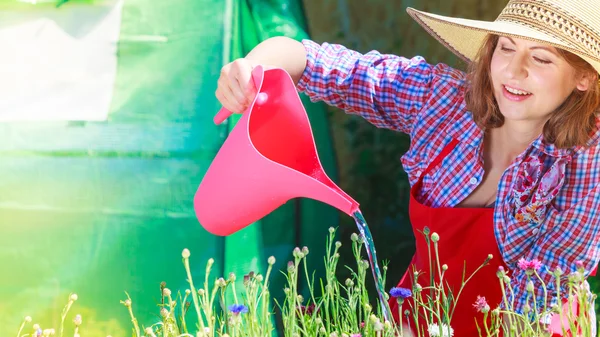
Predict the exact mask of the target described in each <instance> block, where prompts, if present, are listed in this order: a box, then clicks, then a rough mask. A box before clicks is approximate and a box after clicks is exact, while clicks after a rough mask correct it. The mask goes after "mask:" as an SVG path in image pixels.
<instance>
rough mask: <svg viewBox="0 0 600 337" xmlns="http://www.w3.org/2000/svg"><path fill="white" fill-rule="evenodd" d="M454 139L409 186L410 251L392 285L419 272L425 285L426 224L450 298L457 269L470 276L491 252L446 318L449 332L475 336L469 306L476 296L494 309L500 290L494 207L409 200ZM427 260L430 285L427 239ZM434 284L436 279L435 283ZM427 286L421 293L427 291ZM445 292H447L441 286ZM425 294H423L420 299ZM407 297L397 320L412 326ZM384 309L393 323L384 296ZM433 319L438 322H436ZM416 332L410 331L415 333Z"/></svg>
mask: <svg viewBox="0 0 600 337" xmlns="http://www.w3.org/2000/svg"><path fill="white" fill-rule="evenodd" d="M456 144H457V141H456V140H453V141H452V142H451V143H450V144H448V145H447V146H446V147H445V148H444V149H443V150H442V152H441V153H440V154H439V155H438V156H437V157H436V158H435V159H434V160H433V162H431V164H430V165H429V166H428V167H427V169H426V170H425V171H424V172H423V173H422V174H421V176H420V177H419V180H418V181H417V183H416V184H415V185H414V186H413V187H412V188H411V192H410V204H409V214H410V221H411V224H412V227H413V232H414V235H415V237H416V253H415V255H414V256H413V259H412V261H411V264H410V266H409V267H408V270H407V272H406V273H405V275H404V277H402V280H400V283H398V287H403V288H408V289H413V287H412V286H413V280H414V276H413V271H414V269H416V270H417V271H420V272H422V274H421V275H420V276H419V281H418V282H419V284H420V285H421V286H423V287H427V286H429V284H430V278H429V268H430V267H429V255H428V249H427V243H426V241H425V237H424V236H423V234H422V231H423V230H424V229H425V228H426V227H427V228H429V230H430V233H433V232H436V233H438V234H439V236H440V241H439V242H438V248H439V258H440V264H442V265H443V264H446V265H448V270H446V272H445V273H444V283H446V282H447V283H448V284H449V285H450V287H451V288H452V294H453V295H454V296H455V297H456V296H457V295H458V291H459V289H460V285H461V282H462V278H463V268H465V262H466V272H465V279H466V278H468V277H469V275H471V274H472V273H473V272H474V271H475V269H477V268H478V267H479V266H480V265H481V264H482V263H483V262H484V261H485V260H486V258H487V257H488V255H489V254H492V255H493V258H492V259H491V260H490V262H489V263H488V264H487V265H486V266H485V267H483V268H482V269H480V270H479V271H478V272H477V273H476V274H475V276H473V278H471V280H470V281H469V282H468V283H467V284H466V286H465V287H464V289H463V291H462V293H461V294H460V298H459V299H458V301H457V302H456V307H455V311H454V312H455V313H454V315H453V318H452V322H451V326H452V328H453V329H454V336H460V337H471V336H472V337H477V336H479V334H478V332H477V327H476V325H475V323H474V319H475V318H478V321H479V322H478V324H479V326H480V327H483V325H482V324H481V320H482V318H483V314H481V313H477V312H476V310H475V309H474V307H473V304H474V303H475V301H476V299H477V296H482V297H485V298H486V300H487V302H488V304H489V305H490V307H491V308H492V309H494V308H496V307H497V306H498V304H499V303H500V302H501V300H502V291H501V288H500V283H499V280H498V278H497V276H496V272H497V270H498V267H499V266H504V268H505V269H506V270H508V268H507V267H506V266H505V265H504V263H503V261H502V257H501V256H500V252H499V250H498V244H497V242H496V237H495V236H494V209H493V208H491V207H490V208H452V207H440V208H432V207H428V206H425V205H423V204H421V203H420V202H419V201H417V200H416V199H415V195H417V191H419V189H420V188H421V185H422V183H423V176H424V175H425V174H427V173H428V172H429V171H430V170H431V169H432V168H434V167H435V166H437V165H438V164H439V163H440V162H441V161H442V160H443V159H444V158H445V157H446V156H447V155H448V154H449V153H450V152H451V151H452V150H453V149H454V147H455V146H456ZM431 254H432V263H433V266H434V268H433V269H434V275H435V280H436V283H437V282H439V278H438V277H437V275H438V272H437V267H435V266H436V264H435V253H434V250H433V243H432V244H431ZM438 284H439V283H438ZM428 293H429V292H428V291H427V290H424V291H423V295H425V294H428ZM446 293H448V291H447V290H446ZM424 298H426V297H424ZM409 303H412V301H410V300H406V301H405V303H404V304H403V307H402V312H404V311H405V310H407V309H408V310H410V312H411V314H410V317H409V320H410V321H409V322H406V316H404V315H403V318H402V319H403V323H410V324H411V327H412V328H413V329H414V319H413V316H412V310H411V309H410V304H409ZM390 307H391V309H392V313H393V315H394V318H395V319H396V321H397V320H398V314H399V311H398V303H397V301H396V299H394V298H392V299H390ZM438 323H439V322H438ZM419 325H420V330H421V329H424V331H425V336H427V335H428V334H427V325H426V324H425V320H424V319H421V321H420V323H419ZM415 335H416V334H415Z"/></svg>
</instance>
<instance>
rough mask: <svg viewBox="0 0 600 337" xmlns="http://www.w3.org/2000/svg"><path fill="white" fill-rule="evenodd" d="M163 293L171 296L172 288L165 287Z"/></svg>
mask: <svg viewBox="0 0 600 337" xmlns="http://www.w3.org/2000/svg"><path fill="white" fill-rule="evenodd" d="M162 294H163V296H165V297H169V296H171V289H169V288H165V289H163V291H162Z"/></svg>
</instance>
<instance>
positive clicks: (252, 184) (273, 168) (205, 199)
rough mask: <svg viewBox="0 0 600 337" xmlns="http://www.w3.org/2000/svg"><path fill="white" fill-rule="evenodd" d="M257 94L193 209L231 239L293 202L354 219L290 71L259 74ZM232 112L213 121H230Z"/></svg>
mask: <svg viewBox="0 0 600 337" xmlns="http://www.w3.org/2000/svg"><path fill="white" fill-rule="evenodd" d="M252 78H253V80H254V84H255V86H256V90H257V92H258V94H257V95H256V97H255V99H254V101H253V102H252V104H251V105H250V107H249V108H248V109H247V110H246V111H245V112H244V113H243V115H242V117H241V118H240V119H239V121H238V123H237V124H236V126H235V127H234V128H233V130H232V131H231V133H230V134H229V137H228V138H227V139H226V140H225V142H224V143H223V145H222V146H221V149H220V150H219V152H218V153H217V156H216V157H215V159H214V160H213V162H212V164H211V165H210V167H209V168H208V171H207V172H206V174H205V176H204V178H203V179H202V182H201V183H200V186H199V187H198V190H197V191H196V195H195V197H194V209H195V211H196V216H197V217H198V221H199V222H200V224H201V225H202V226H203V227H204V228H205V229H206V230H207V231H209V232H210V233H213V234H215V235H222V236H225V235H230V234H233V233H235V232H237V231H239V230H240V229H242V228H244V227H246V226H248V225H250V224H251V223H253V222H255V221H257V220H259V219H261V218H262V217H264V216H266V215H267V214H269V213H270V212H272V211H274V210H275V209H277V208H278V207H279V206H281V205H282V204H284V203H286V202H287V201H288V200H290V199H293V198H297V197H304V198H311V199H315V200H319V201H321V202H324V203H326V204H329V205H331V206H333V207H335V208H337V209H339V210H340V211H342V212H344V213H347V214H348V215H352V214H353V213H354V212H355V211H357V210H358V203H357V202H356V201H354V200H353V199H352V198H351V197H350V196H348V195H347V194H346V193H344V191H342V190H341V189H340V188H339V187H338V186H336V185H335V184H334V183H333V182H332V181H331V179H329V177H328V176H327V174H326V173H325V171H324V170H323V167H322V165H321V162H320V161H319V157H318V155H317V149H316V146H315V142H314V138H313V134H312V130H311V127H310V122H309V120H308V116H307V114H306V111H305V110H304V106H303V105H302V101H301V100H300V97H299V96H298V93H297V92H296V88H295V85H294V82H293V81H292V79H291V77H290V76H289V74H288V73H287V72H286V71H285V70H283V69H277V68H276V69H268V70H264V69H263V67H261V66H258V67H256V68H255V69H254V70H253V72H252ZM230 114H231V112H230V111H228V110H226V109H225V108H223V109H221V110H220V111H219V112H218V113H217V115H216V116H215V118H214V121H215V123H216V124H219V123H221V122H222V121H224V120H225V119H226V118H227V117H228V116H229V115H230Z"/></svg>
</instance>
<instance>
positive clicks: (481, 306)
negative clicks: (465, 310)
mask: <svg viewBox="0 0 600 337" xmlns="http://www.w3.org/2000/svg"><path fill="white" fill-rule="evenodd" d="M473 307H474V308H475V310H477V312H482V313H484V314H485V313H488V312H489V311H490V306H489V305H488V304H487V301H486V300H485V297H481V296H477V300H476V301H475V303H474V304H473Z"/></svg>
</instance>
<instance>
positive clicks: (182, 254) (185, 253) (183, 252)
mask: <svg viewBox="0 0 600 337" xmlns="http://www.w3.org/2000/svg"><path fill="white" fill-rule="evenodd" d="M181 257H183V258H184V259H187V258H189V257H190V250H189V249H187V248H185V249H184V250H183V251H182V252H181Z"/></svg>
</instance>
